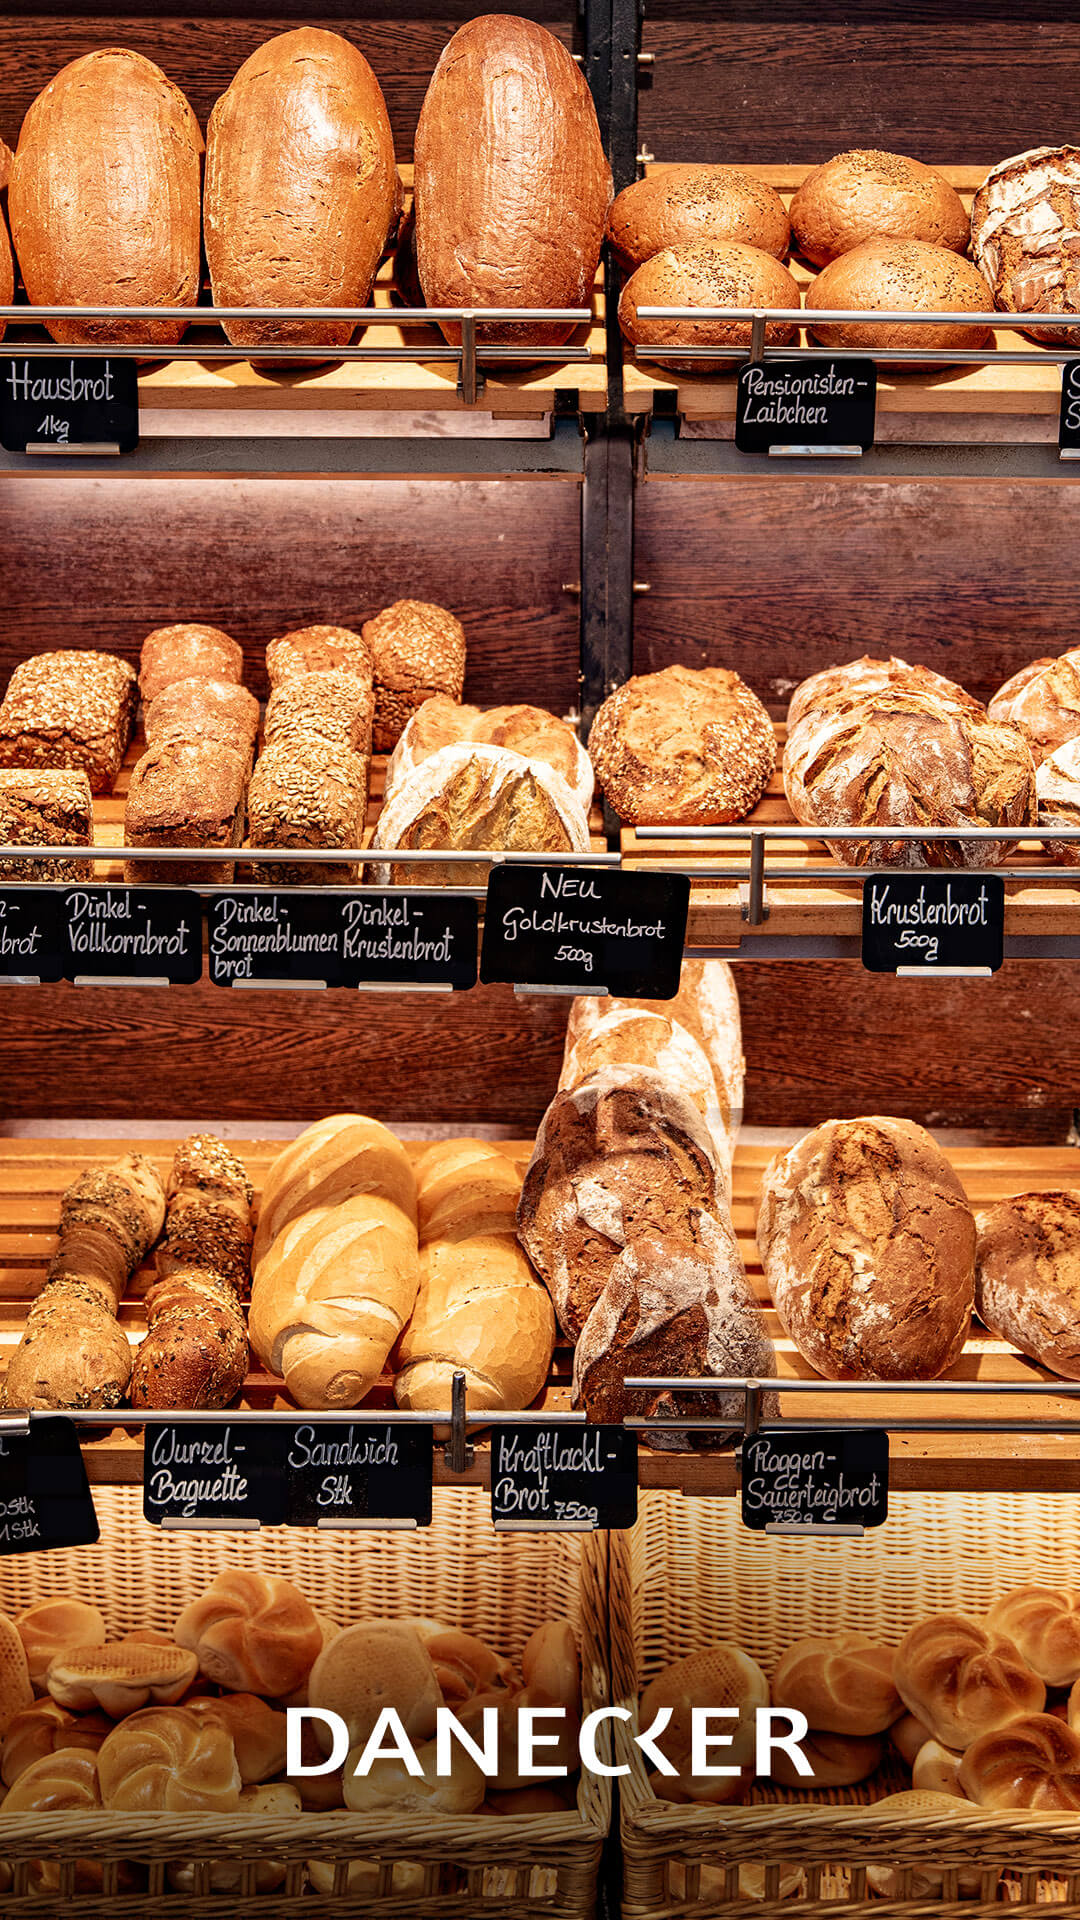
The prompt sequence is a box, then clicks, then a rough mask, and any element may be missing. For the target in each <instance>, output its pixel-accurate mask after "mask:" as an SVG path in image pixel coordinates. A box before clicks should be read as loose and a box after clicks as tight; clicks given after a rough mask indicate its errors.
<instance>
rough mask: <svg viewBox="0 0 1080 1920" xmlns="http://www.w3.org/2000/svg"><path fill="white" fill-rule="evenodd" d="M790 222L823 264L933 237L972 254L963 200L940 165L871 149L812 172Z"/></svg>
mask: <svg viewBox="0 0 1080 1920" xmlns="http://www.w3.org/2000/svg"><path fill="white" fill-rule="evenodd" d="M791 225H792V229H793V232H794V235H795V242H796V245H797V246H798V249H799V252H800V253H801V254H803V255H804V256H805V258H806V259H807V260H812V261H813V263H814V265H815V266H817V267H823V266H825V265H826V264H827V263H828V262H829V261H830V260H835V259H836V258H837V257H838V255H840V254H842V253H850V252H851V250H852V248H853V247H858V246H861V244H862V242H863V241H864V240H875V239H877V240H883V239H886V238H887V239H891V240H928V241H931V242H932V243H933V245H935V246H938V247H947V248H949V249H950V251H951V252H953V253H966V252H967V244H968V236H969V224H968V216H967V214H966V213H965V211H964V204H963V201H962V200H961V198H960V195H959V194H958V193H956V192H955V191H954V189H953V188H952V187H950V185H949V183H948V181H947V180H946V179H944V177H943V176H942V175H941V174H940V173H937V172H935V170H934V168H933V167H924V166H923V164H922V161H921V160H909V159H907V158H906V156H905V155H904V154H902V153H879V152H878V151H876V150H875V149H873V148H865V147H864V148H860V147H856V148H853V149H852V150H851V151H850V152H848V153H838V154H835V155H834V156H833V158H832V159H831V160H826V162H825V164H824V166H821V167H814V168H813V170H812V171H811V172H810V173H808V174H807V176H806V179H805V180H804V181H803V183H802V185H801V187H799V188H798V190H797V192H796V193H795V195H794V198H793V199H792V202H791ZM837 304H838V305H840V304H846V303H842V302H838V303H837Z"/></svg>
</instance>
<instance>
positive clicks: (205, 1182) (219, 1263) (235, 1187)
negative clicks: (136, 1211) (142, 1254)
mask: <svg viewBox="0 0 1080 1920" xmlns="http://www.w3.org/2000/svg"><path fill="white" fill-rule="evenodd" d="M253 1199H254V1189H253V1187H252V1184H251V1180H250V1178H249V1177H248V1173H247V1169H246V1168H245V1166H244V1164H243V1162H242V1161H241V1160H240V1159H239V1158H238V1156H237V1155H236V1154H235V1153H233V1151H232V1149H231V1148H230V1147H228V1146H227V1145H226V1144H225V1142H224V1140H218V1139H216V1138H215V1136H214V1135H213V1134H210V1133H193V1134H190V1135H189V1136H188V1138H187V1139H186V1140H182V1141H181V1142H180V1144H179V1146H178V1147H177V1149H176V1152H175V1154H174V1155H173V1163H172V1168H171V1170H170V1173H169V1179H168V1185H167V1187H166V1213H165V1232H164V1235H163V1236H162V1240H161V1244H160V1246H159V1247H158V1249H157V1253H156V1256H155V1258H156V1262H157V1270H158V1272H159V1274H161V1275H163V1276H167V1275H169V1274H172V1273H176V1272H178V1271H180V1270H182V1269H184V1268H186V1267H208V1268H210V1269H211V1270H212V1271H213V1272H214V1273H219V1274H221V1276H222V1277H223V1279H226V1280H228V1281H229V1283H230V1284H231V1286H232V1287H233V1289H234V1291H235V1292H236V1293H237V1294H241V1295H242V1294H243V1293H244V1292H245V1290H246V1288H247V1284H248V1280H249V1277H250V1273H251V1243H252V1224H251V1207H252V1201H253Z"/></svg>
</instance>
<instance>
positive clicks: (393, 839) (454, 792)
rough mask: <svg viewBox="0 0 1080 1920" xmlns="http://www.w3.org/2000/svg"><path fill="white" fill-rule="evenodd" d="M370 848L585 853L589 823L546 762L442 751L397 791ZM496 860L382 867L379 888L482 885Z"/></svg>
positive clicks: (491, 750) (496, 750)
mask: <svg viewBox="0 0 1080 1920" xmlns="http://www.w3.org/2000/svg"><path fill="white" fill-rule="evenodd" d="M372 846H373V847H378V848H384V849H387V850H389V849H396V850H400V851H401V852H405V851H406V850H407V849H410V848H416V849H421V848H431V849H436V848H447V849H457V850H464V849H468V848H475V849H477V851H483V852H495V851H502V850H520V851H522V852H535V853H545V852H551V853H586V852H587V851H588V848H589V823H588V820H587V819H586V816H585V814H584V812H583V811H582V808H581V806H580V804H579V802H578V801H577V799H576V798H575V796H574V795H573V794H572V793H571V791H570V788H569V787H568V786H567V785H566V782H565V781H564V780H561V779H560V778H559V775H558V774H557V773H555V772H554V771H553V770H552V768H551V767H550V766H548V765H547V764H546V763H545V762H544V761H542V760H526V759H525V757H524V756H523V755H522V754H520V753H511V752H510V751H509V750H508V749H507V748H505V747H479V746H478V747H474V746H471V745H469V744H468V743H466V742H462V743H461V745H459V746H455V747H443V748H442V749H441V750H440V752H438V753H433V754H432V755H431V758H430V759H428V760H424V761H422V762H421V764H420V766H419V767H417V768H416V770H415V772H414V773H412V774H411V775H410V776H409V778H408V779H407V780H402V781H400V782H399V783H398V785H397V786H395V787H394V788H393V790H392V792H391V793H390V794H389V795H388V796H387V798H386V800H385V801H384V803H383V809H382V812H381V813H380V815H379V819H378V823H377V825H376V828H375V835H374V838H373V840H372ZM489 871H490V862H489V861H484V860H477V861H475V862H473V861H462V862H460V863H451V862H448V863H447V864H446V865H445V866H443V865H441V864H440V863H439V862H438V861H430V862H423V863H421V864H419V865H415V866H410V864H409V862H408V861H407V860H402V861H398V862H394V863H392V864H388V865H386V866H383V865H379V866H376V867H375V869H374V872H375V873H376V874H377V875H378V876H379V880H380V884H381V885H386V884H390V885H392V886H411V887H419V886H428V887H447V886H450V887H452V886H458V887H470V886H473V887H474V886H483V885H484V883H485V881H486V879H487V875H488V872H489Z"/></svg>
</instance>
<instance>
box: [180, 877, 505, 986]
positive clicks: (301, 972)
mask: <svg viewBox="0 0 1080 1920" xmlns="http://www.w3.org/2000/svg"><path fill="white" fill-rule="evenodd" d="M477 923H478V915H477V908H476V901H475V900H470V899H463V898H459V897H458V896H457V895H456V894H446V893H444V892H442V891H441V889H439V888H437V887H428V888H423V889H413V890H411V891H410V890H408V889H406V888H389V889H387V890H386V891H384V892H379V893H374V892H371V893H369V892H363V893H360V892H355V893H333V892H322V891H320V890H319V889H318V888H316V887H293V888H284V889H282V890H280V891H278V890H275V891H274V892H272V893H271V892H268V891H267V890H266V889H265V888H262V887H252V888H250V889H246V890H245V889H237V890H236V891H235V892H231V893H222V894H218V895H216V896H215V897H214V898H213V899H212V900H211V902H210V904H209V910H208V914H207V929H208V932H207V944H208V950H209V956H210V978H211V980H212V981H213V982H214V984H215V986H219V987H232V986H242V985H243V984H244V982H245V981H248V982H251V983H253V984H254V983H256V982H262V983H263V984H264V985H269V984H271V983H273V982H275V981H284V982H286V983H287V984H289V985H291V986H318V987H362V986H364V985H381V984H383V983H384V982H386V983H392V984H398V985H402V986H421V987H424V986H427V987H473V986H475V985H476V944H477Z"/></svg>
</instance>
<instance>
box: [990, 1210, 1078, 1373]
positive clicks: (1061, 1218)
mask: <svg viewBox="0 0 1080 1920" xmlns="http://www.w3.org/2000/svg"><path fill="white" fill-rule="evenodd" d="M975 1224H976V1226H977V1228H978V1235H979V1237H978V1244H977V1247H976V1254H975V1307H976V1311H977V1313H978V1315H979V1318H980V1320H981V1321H982V1322H983V1325H984V1326H985V1327H987V1328H988V1329H989V1331H990V1332H991V1333H993V1334H996V1335H997V1337H998V1339H999V1340H1010V1341H1011V1342H1012V1344H1013V1346H1015V1347H1019V1349H1020V1351H1021V1353H1026V1354H1028V1355H1030V1357H1031V1359H1032V1360H1037V1361H1038V1362H1039V1364H1040V1365H1041V1366H1044V1367H1049V1368H1050V1369H1051V1371H1052V1372H1053V1373H1059V1374H1062V1375H1064V1377H1065V1378H1066V1379H1068V1380H1080V1191H1075V1192H1074V1191H1065V1192H1063V1193H1018V1194H1015V1195H1014V1196H1013V1198H1012V1199H1011V1200H999V1201H998V1202H997V1204H996V1205H995V1206H992V1207H987V1208H985V1209H984V1210H983V1211H982V1212H980V1213H977V1214H976V1216H975Z"/></svg>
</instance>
